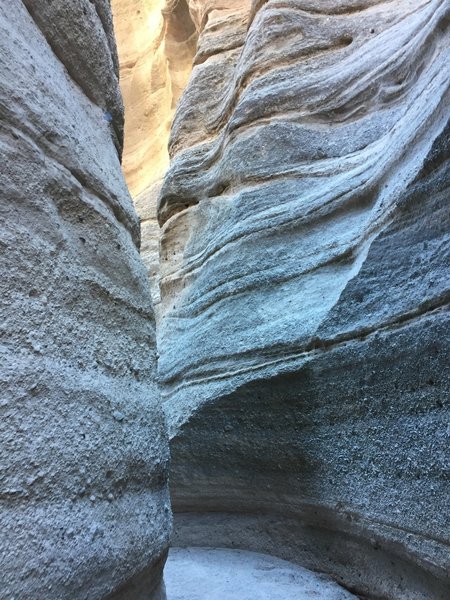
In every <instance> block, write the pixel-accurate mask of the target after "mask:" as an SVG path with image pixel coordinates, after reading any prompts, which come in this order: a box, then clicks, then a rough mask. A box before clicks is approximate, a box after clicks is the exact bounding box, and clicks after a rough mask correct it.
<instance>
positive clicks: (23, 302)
mask: <svg viewBox="0 0 450 600" xmlns="http://www.w3.org/2000/svg"><path fill="white" fill-rule="evenodd" d="M27 8H28V10H27ZM116 66H117V61H116V57H115V49H114V41H113V32H112V29H111V16H110V12H109V4H108V2H106V1H101V0H98V1H97V2H94V3H93V2H90V1H88V0H77V1H73V2H68V3H67V2H50V3H49V2H43V1H42V2H41V1H39V2H35V1H33V2H21V1H19V0H10V1H8V2H4V3H2V4H1V5H0V79H1V86H0V115H1V126H0V144H1V148H2V167H1V171H2V173H1V175H2V177H1V181H2V185H1V190H2V191H1V193H2V201H1V202H0V221H1V240H0V248H1V268H0V289H1V293H0V295H1V303H2V308H1V314H2V321H1V324H0V328H1V346H0V354H1V360H0V364H1V382H0V389H1V426H0V428H1V439H2V444H3V449H2V463H3V464H2V471H1V480H0V481H1V538H2V539H1V554H0V571H1V580H2V583H1V593H0V595H1V597H2V599H5V600H12V599H13V598H15V599H16V600H18V599H20V600H25V599H27V600H28V599H30V600H37V599H41V598H42V599H43V598H46V599H48V600H52V599H55V600H66V599H67V600H69V599H70V600H73V599H74V598H76V599H77V600H81V599H89V600H95V599H97V598H98V599H99V598H106V597H111V598H113V597H114V598H120V599H121V600H124V599H135V598H144V597H145V598H150V597H151V598H161V597H162V595H163V592H162V590H161V586H160V582H161V570H162V566H163V563H164V559H165V555H166V553H167V546H168V536H169V533H170V520H171V516H170V506H169V497H168V490H167V464H168V447H167V440H166V434H165V429H164V426H163V419H162V414H161V410H160V404H159V396H158V391H157V387H156V384H155V364H156V358H155V332H154V318H153V309H152V305H151V300H150V297H149V292H148V285H147V281H146V272H145V268H144V266H143V264H142V263H141V261H140V257H139V252H138V245H139V222H138V219H137V216H136V213H135V212H134V209H133V207H132V203H131V199H130V196H129V193H128V191H127V188H126V185H125V183H124V179H123V177H122V174H121V170H120V162H119V156H118V150H120V136H121V133H120V132H121V128H122V115H121V100H120V94H119V90H118V73H117V69H116Z"/></svg>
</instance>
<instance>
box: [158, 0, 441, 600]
mask: <svg viewBox="0 0 450 600" xmlns="http://www.w3.org/2000/svg"><path fill="white" fill-rule="evenodd" d="M237 6H238V4H236V6H234V5H233V4H229V5H228V7H227V9H226V10H225V9H222V8H221V7H220V6H219V4H218V3H217V5H215V4H214V3H213V2H211V3H206V2H193V3H192V4H191V5H190V7H191V14H194V13H195V11H196V13H197V14H198V15H199V16H198V19H197V20H198V23H199V24H200V26H199V30H200V35H199V42H198V49H197V55H196V56H197V59H196V65H195V66H194V68H193V71H192V75H191V78H190V81H189V84H188V86H187V88H186V90H185V93H184V94H183V96H182V98H181V100H180V102H179V105H178V108H177V112H176V115H175V119H174V123H173V127H172V132H171V138H170V145H169V151H170V154H171V157H172V162H171V166H170V169H169V171H168V173H167V175H166V178H165V181H164V184H163V186H162V190H161V195H160V200H159V221H160V224H161V226H162V237H161V280H160V285H161V297H162V302H161V320H160V326H159V329H158V340H159V349H160V354H161V356H160V360H159V372H160V378H161V382H162V386H163V395H164V401H165V407H166V411H167V415H168V418H169V421H170V426H171V435H172V459H173V469H172V475H171V487H172V493H173V502H174V507H175V510H176V511H177V512H178V513H180V514H179V517H178V526H177V528H176V531H177V534H176V540H175V543H177V542H178V543H180V544H184V543H186V544H194V545H195V544H198V545H208V544H213V545H218V546H220V545H229V546H233V545H235V546H239V547H243V548H250V549H254V550H258V551H266V552H271V553H275V554H279V555H280V556H282V557H283V558H290V559H292V558H295V559H296V560H298V561H299V562H301V563H302V564H305V565H306V566H309V567H312V568H314V569H318V570H323V571H327V572H329V573H331V574H333V575H334V576H335V577H336V578H339V579H340V580H341V581H342V582H343V583H344V584H345V585H347V586H349V587H350V588H351V589H353V590H355V591H356V592H357V593H360V594H363V595H367V596H368V597H370V598H389V599H395V600H400V599H401V600H403V599H404V600H419V599H420V600H431V599H433V600H434V599H439V600H444V599H445V598H447V597H448V592H449V590H450V581H449V579H448V573H449V572H450V564H449V558H448V557H449V555H450V553H449V550H450V548H449V544H450V538H449V533H448V532H449V531H450V522H449V513H448V497H449V480H448V463H449V450H448V448H449V444H448V443H449V431H448V419H449V407H448V402H449V389H450V388H449V371H448V364H447V363H448V352H449V331H450V329H449V314H448V307H449V299H450V289H449V248H450V244H449V224H450V222H449V221H450V219H449V208H448V197H449V193H448V188H449V169H448V157H449V153H448V129H446V123H447V121H448V117H449V109H448V107H449V84H448V64H449V59H450V52H449V32H448V26H449V8H448V3H446V2H444V1H442V0H432V1H430V2H429V1H419V2H417V1H414V2H412V1H410V0H401V1H398V2H388V1H386V2H380V1H369V0H365V1H361V0H358V1H357V2H356V1H351V0H346V1H339V2H336V1H333V2H331V1H330V2H328V1H327V2H320V3H318V2H312V1H308V0H297V1H295V0H288V1H285V0H283V1H280V0H274V1H268V2H265V3H264V2H258V3H254V5H253V6H252V7H250V6H247V7H246V8H244V4H243V3H239V9H238V8H237ZM215 7H216V8H215ZM230 31H232V32H233V34H232V35H230V33H229V32H230Z"/></svg>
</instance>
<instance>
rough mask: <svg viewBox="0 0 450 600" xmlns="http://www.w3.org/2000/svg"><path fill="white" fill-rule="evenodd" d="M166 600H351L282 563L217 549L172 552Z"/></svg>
mask: <svg viewBox="0 0 450 600" xmlns="http://www.w3.org/2000/svg"><path fill="white" fill-rule="evenodd" d="M164 573H165V580H166V588H167V598H168V600H237V599H239V600H314V598H316V599H320V600H352V599H354V598H356V596H354V595H353V594H350V593H349V592H347V591H346V590H344V589H343V588H341V587H340V586H339V585H337V584H336V583H334V582H333V581H331V580H330V579H329V578H327V577H324V576H323V575H319V574H317V573H313V572H311V571H307V570H306V569H303V568H302V567H299V566H297V565H294V564H292V563H289V562H287V561H285V560H280V559H278V558H274V557H273V556H268V555H267V554H257V553H256V552H245V551H242V550H224V549H221V548H172V549H171V550H170V552H169V557H168V560H167V563H166V568H165V571H164Z"/></svg>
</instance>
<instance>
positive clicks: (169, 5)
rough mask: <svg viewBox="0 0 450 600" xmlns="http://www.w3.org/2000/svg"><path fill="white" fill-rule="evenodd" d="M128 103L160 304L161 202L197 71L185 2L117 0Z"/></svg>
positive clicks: (132, 175)
mask: <svg viewBox="0 0 450 600" xmlns="http://www.w3.org/2000/svg"><path fill="white" fill-rule="evenodd" d="M111 4H112V9H113V15H114V29H115V33H116V38H117V46H118V50H119V58H120V86H121V89H122V94H123V99H124V104H125V114H126V118H125V146H124V152H123V164H122V166H123V171H124V175H125V178H126V181H127V184H128V187H129V190H130V193H131V195H132V197H133V200H134V203H135V208H136V210H137V212H138V215H139V217H140V219H141V227H142V246H141V256H142V259H143V261H144V264H145V265H146V267H147V270H148V274H149V277H150V285H151V292H152V296H153V300H154V302H155V303H158V302H159V287H158V282H157V273H158V271H159V259H158V252H159V249H158V240H159V227H158V222H157V217H156V202H157V198H158V192H159V189H160V187H161V181H162V178H163V176H164V173H165V172H166V170H167V167H168V166H169V154H168V150H167V143H168V139H169V133H170V125H171V122H172V117H173V114H174V111H175V106H176V103H177V101H178V99H179V97H180V95H181V92H182V91H183V89H184V87H185V86H186V83H187V80H188V77H189V74H190V72H191V69H192V58H193V55H194V52H195V47H196V41H197V31H196V28H195V26H194V23H193V22H192V19H191V17H190V15H189V10H188V7H187V4H186V2H185V0H178V1H174V0H112V2H111Z"/></svg>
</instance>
